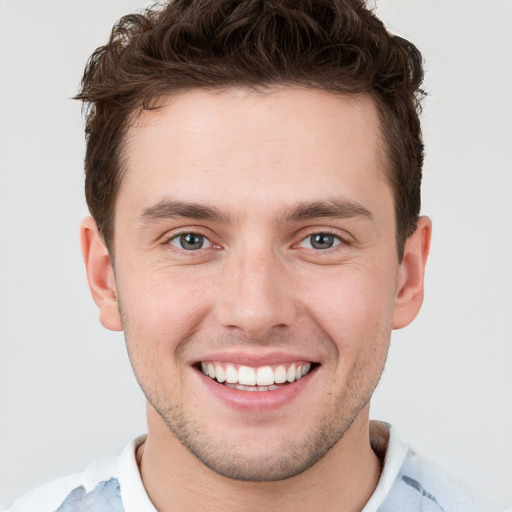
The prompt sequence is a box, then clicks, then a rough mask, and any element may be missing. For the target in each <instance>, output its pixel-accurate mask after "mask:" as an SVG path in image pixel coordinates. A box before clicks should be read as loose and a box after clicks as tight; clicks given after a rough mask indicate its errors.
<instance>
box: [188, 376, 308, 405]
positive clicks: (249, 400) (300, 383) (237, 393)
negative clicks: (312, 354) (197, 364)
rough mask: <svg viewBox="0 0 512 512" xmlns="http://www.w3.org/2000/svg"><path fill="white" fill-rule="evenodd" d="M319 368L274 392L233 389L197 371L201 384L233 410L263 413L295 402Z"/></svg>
mask: <svg viewBox="0 0 512 512" xmlns="http://www.w3.org/2000/svg"><path fill="white" fill-rule="evenodd" d="M316 371H317V368H315V369H313V370H311V371H310V372H309V373H308V374H306V375H305V376H304V377H302V378H301V379H299V380H297V381H294V382H291V383H290V384H286V385H285V386H281V387H279V388H278V389H274V390H272V391H242V390H239V389H233V388H230V387H228V386H225V385H223V384H219V383H218V382H217V381H215V380H213V379H211V378H210V377H208V376H206V375H204V374H203V373H202V372H201V371H199V370H196V373H197V374H198V376H199V378H200V381H201V383H202V384H203V385H204V386H206V388H207V390H208V391H209V392H210V393H212V394H213V395H214V396H215V397H217V398H218V399H219V400H220V401H222V402H223V403H225V404H226V405H227V406H229V407H231V408H232V409H236V410H241V411H245V412H263V411H271V410H274V409H279V408H281V407H283V406H285V405H286V404H288V403H290V402H291V401H293V400H294V399H295V398H296V397H297V396H298V395H299V394H300V393H301V392H303V391H304V389H305V388H306V386H307V385H308V383H309V381H310V380H311V378H312V377H313V376H314V374H316Z"/></svg>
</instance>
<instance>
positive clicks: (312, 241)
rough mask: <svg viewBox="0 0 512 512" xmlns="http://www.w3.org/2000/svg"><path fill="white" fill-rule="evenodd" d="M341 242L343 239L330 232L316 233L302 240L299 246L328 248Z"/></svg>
mask: <svg viewBox="0 0 512 512" xmlns="http://www.w3.org/2000/svg"><path fill="white" fill-rule="evenodd" d="M340 243H341V240H340V239H339V238H338V237H337V236H335V235H331V234H330V233H315V234H314V235H311V236H308V237H307V238H305V239H304V240H302V242H301V243H300V244H299V246H300V247H307V248H309V249H317V250H326V249H331V248H332V247H335V246H336V245H339V244H340Z"/></svg>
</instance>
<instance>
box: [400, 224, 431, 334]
mask: <svg viewBox="0 0 512 512" xmlns="http://www.w3.org/2000/svg"><path fill="white" fill-rule="evenodd" d="M431 234H432V222H431V220H430V219H429V218H428V217H420V218H419V219H418V225H417V227H416V230H415V231H414V233H413V234H412V235H411V236H410V237H409V238H408V239H407V240H406V242H405V249H404V257H403V260H402V263H401V264H400V267H399V269H398V280H397V290H396V297H395V309H394V314H393V329H401V328H402V327H405V326H406V325H409V324H410V323H411V322H412V321H413V320H414V319H415V318H416V315H417V314H418V313H419V311H420V308H421V304H422V303H423V291H424V277H425V265H426V263H427V257H428V252H429V249H430V237H431Z"/></svg>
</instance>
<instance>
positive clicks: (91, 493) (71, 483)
mask: <svg viewBox="0 0 512 512" xmlns="http://www.w3.org/2000/svg"><path fill="white" fill-rule="evenodd" d="M118 475H119V464H118V457H110V458H108V459H106V460H103V461H101V462H98V463H95V464H92V465H90V466H89V467H87V469H85V470H84V471H83V472H81V473H73V474H71V475H66V476H64V477H61V478H58V479H57V480H53V481H51V482H48V483H47V484H45V485H42V486H41V487H37V488H36V489H33V490H32V491H30V492H28V493H27V494H25V495H23V496H22V497H21V498H19V499H18V500H17V501H15V502H14V503H13V505H12V506H11V507H10V508H9V509H8V510H6V511H5V512H68V511H71V510H75V508H73V507H75V506H76V505H77V504H78V503H79V502H80V501H81V502H82V503H83V504H84V505H85V504H86V503H90V505H91V506H92V505H93V504H94V502H96V503H99V502H100V500H101V501H105V500H110V501H111V502H115V500H116V496H118V497H119V501H120V493H119V481H118ZM95 500H96V501H95ZM78 510H86V509H85V508H83V507H81V508H79V509H78ZM90 510H98V511H100V510H101V511H103V510H105V512H107V511H109V512H110V511H117V510H119V511H120V512H121V511H122V508H118V509H116V508H90Z"/></svg>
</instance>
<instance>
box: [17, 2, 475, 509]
mask: <svg viewBox="0 0 512 512" xmlns="http://www.w3.org/2000/svg"><path fill="white" fill-rule="evenodd" d="M421 78H422V70H421V57H420V54H419V53H418V51H417V50H416V48H415V47H414V46H413V45H412V44H410V43H408V42H407V41H405V40H403V39H400V38H398V37H394V36H390V35H389V34H388V33H387V32H386V31H385V29H384V27H383V26H382V24H381V23H380V22H379V21H378V20H377V19H376V18H375V17H374V16H373V15H372V14H371V13H370V12H369V11H368V10H366V9H365V7H364V6H363V5H362V3H360V2H358V1H355V0H353V1H334V0H333V1H332V2H327V1H326V2H323V1H322V2H319V1H316V2H313V1H311V2H291V1H288V2H287V1H280V2H278V1H275V2H270V1H268V2H261V1H242V2H228V1H208V2H205V1H192V2H190V1H187V2H185V1H177V2H173V3H171V4H169V5H168V6H166V7H163V8H159V9H153V10H150V11H148V12H147V13H146V14H145V15H144V16H142V15H140V16H130V17H126V18H124V19H123V20H122V21H121V22H120V23H119V24H118V25H117V26H116V27H115V29H114V31H113V34H112V37H111V40H110V42H109V44H107V45H106V46H105V47H102V48H100V49H98V51H97V52H96V53H95V54H94V55H93V56H92V58H91V60H90V61H89V65H88V68H87V70H86V73H85V75H84V81H83V88H82V91H81V92H80V94H79V95H78V97H79V99H82V100H83V101H85V102H86V104H87V105H88V107H89V110H88V114H87V115H88V117H87V154H86V196H87V200H88V204H89V208H90V211H91V214H92V218H88V219H85V220H84V222H83V224H82V228H81V236H82V247H83V254H84V260H85V263H86V269H87V275H88V279H89V284H90V288H91V292H92V295H93V298H94V300H95V302H96V304H97V306H98V308H99V312H100V320H101V322H102V323H103V325H104V326H105V327H107V328H108V329H112V330H123V331H124V333H125V337H126V343H127V347H128V352H129V355H130V359H131V362H132V365H133V369H134V372H135V376H136V377H137V380H138V382H139V384H140V386H141V388H142V389H143V391H144V393H145V395H146V397H147V400H148V407H147V416H148V435H147V437H144V438H138V439H136V440H135V441H134V442H133V443H131V444H130V445H129V446H128V447H127V448H126V449H125V451H124V452H123V454H122V455H121V457H120V458H115V459H110V460H108V461H105V462H103V463H99V464H97V465H94V466H91V467H90V468H88V469H87V470H86V471H85V472H84V473H80V474H76V475H71V476H69V477H65V478H64V479H61V480H58V481H56V482H53V483H51V484H49V485H48V486H45V487H43V488H42V489H39V490H36V491H34V492H33V493H30V494H29V495H27V496H26V497H25V498H22V499H21V500H20V501H19V502H17V504H15V505H14V506H13V508H12V510H13V511H16V510H43V511H46V510H48V511H57V510H58V511H59V512H63V511H70V510H99V511H103V510H125V511H127V512H129V511H130V510H131V511H144V510H155V509H156V510H159V511H164V512H165V511H167V510H177V511H181V510H204V509H206V510H221V511H222V510H235V509H236V510H239V509H241V510H261V509H263V508H270V509H277V510H322V511H323V510H346V511H361V510H364V511H365V512H368V511H375V510H379V511H381V512H385V511H389V510H404V511H409V510H411V511H412V510H432V511H434V510H440V511H442V510H444V511H446V512H449V511H456V510H460V511H462V510H464V511H470V510H479V509H478V508H477V504H476V503H472V502H470V499H469V498H468V497H466V496H465V495H464V493H463V492H462V491H461V490H460V489H458V488H457V487H456V486H455V485H454V484H452V483H451V482H450V480H449V479H448V477H446V476H445V475H444V474H442V473H441V472H439V471H438V470H436V469H435V468H433V467H432V466H430V465H429V464H427V463H426V462H424V461H423V460H422V459H421V458H419V457H417V456H416V455H415V454H414V453H413V452H412V451H410V450H408V448H407V447H406V446H405V445H404V444H402V443H401V442H400V441H399V440H398V439H397V438H396V436H395V434H394V432H393V430H392V429H391V428H390V427H389V426H387V425H385V424H380V423H370V422H369V401H370V398H371V395H372V392H373V390H374V388H375V386H376V385H377V382H378V380H379V377H380V375H381V372H382V369H383V367H384V362H385V358H386V354H387V349H388V345H389V338H390V333H391V330H392V329H398V328H401V327H404V326H406V325H407V324H409V323H410V322H411V321H412V320H413V319H414V317H415V316H416V314H417V313H418V311H419V308H420V306H421V302H422V297H423V275H424V268H425V263H426V258H427V255H428V249H429V242H430V231H431V224H430V220H429V219H428V218H426V217H420V216H419V209H420V197H419V187H420V181H421V166H422V157H423V145H422V142H421V134H420V127H419V122H418V110H419V99H420V97H421V91H420V89H419V87H420V85H421Z"/></svg>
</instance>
